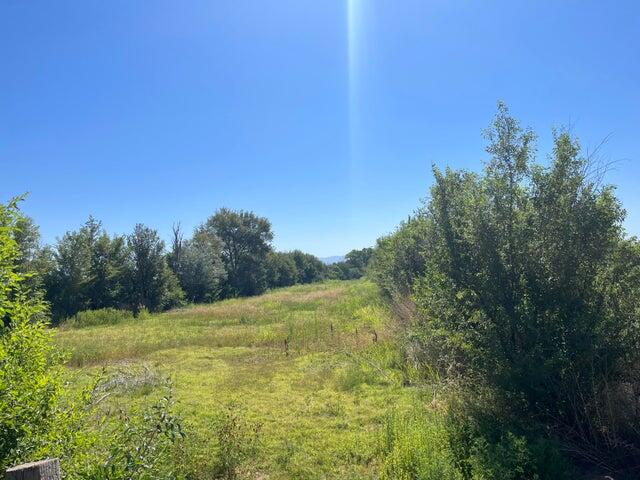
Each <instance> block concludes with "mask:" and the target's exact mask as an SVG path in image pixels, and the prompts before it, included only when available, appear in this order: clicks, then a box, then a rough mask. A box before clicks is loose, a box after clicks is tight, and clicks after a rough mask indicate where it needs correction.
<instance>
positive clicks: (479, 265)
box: [373, 105, 640, 478]
mask: <svg viewBox="0 0 640 480" xmlns="http://www.w3.org/2000/svg"><path fill="white" fill-rule="evenodd" d="M487 138H488V140H489V147H488V148H487V152H488V153H489V154H490V156H491V158H490V160H489V161H488V162H487V163H486V165H485V169H484V172H483V173H482V174H477V173H473V172H469V171H464V170H463V171H453V170H446V171H445V172H440V171H438V170H435V171H434V174H435V184H434V186H433V187H432V189H431V196H430V199H429V200H428V202H427V203H426V204H425V206H424V208H423V209H422V210H421V211H419V212H418V213H417V214H416V216H415V217H414V218H412V219H411V220H410V221H408V222H407V223H405V224H403V225H402V226H401V227H400V229H399V230H398V231H397V232H396V233H395V234H393V235H392V236H390V237H387V238H384V239H381V240H380V241H379V243H378V247H377V250H376V253H375V258H374V262H373V264H374V267H373V277H374V278H375V279H376V280H377V282H378V284H379V285H380V287H381V288H382V290H383V292H384V293H385V294H386V295H387V296H388V297H389V298H394V299H395V298H398V297H401V299H404V301H405V302H406V299H407V296H408V295H411V298H412V299H413V302H412V304H413V309H414V310H417V312H416V313H415V314H413V315H412V316H411V318H412V321H413V323H412V326H411V327H410V328H409V337H410V338H411V348H409V353H410V355H411V357H412V360H413V361H414V362H416V364H418V365H420V366H421V368H422V369H424V370H427V369H436V371H437V372H438V373H439V374H440V375H442V376H444V377H445V378H449V379H452V380H456V381H461V382H462V384H463V385H464V391H466V392H469V393H468V395H467V397H468V398H469V399H470V401H471V400H472V399H475V398H478V396H479V392H482V391H488V392H489V393H490V395H488V397H486V398H491V402H489V403H487V405H486V406H485V407H486V408H485V410H486V411H489V412H492V413H494V414H495V415H499V416H500V417H501V418H502V420H504V422H505V423H506V427H505V426H504V425H503V426H502V427H500V428H497V427H495V426H494V427H495V428H494V427H491V428H494V430H495V429H496V428H497V430H496V431H500V432H501V433H499V434H496V433H495V432H494V433H492V434H488V433H487V432H485V431H484V430H485V429H489V430H490V428H489V426H488V425H487V424H485V423H484V422H480V425H481V426H482V428H480V429H478V430H476V431H471V430H469V431H468V433H469V432H470V433H469V435H470V437H469V439H468V440H469V442H470V443H471V444H473V445H475V446H474V447H473V449H476V450H478V449H480V450H483V451H485V452H490V451H495V452H496V456H497V457H501V456H504V457H505V458H506V459H508V460H509V461H511V460H513V458H521V459H522V462H523V465H526V464H536V459H535V458H534V457H536V456H537V455H538V456H539V455H542V453H540V452H541V451H544V452H548V448H547V447H549V448H551V449H553V448H552V447H550V445H553V444H555V445H558V446H559V447H555V449H556V452H557V451H558V448H560V449H562V451H563V452H565V454H569V455H570V456H571V457H572V458H573V459H574V460H576V461H578V462H579V463H582V462H586V463H591V464H597V465H599V466H600V467H604V468H606V469H608V470H609V471H616V470H618V469H620V468H622V469H625V468H628V467H635V466H637V465H639V464H640V435H639V434H638V432H639V431H640V416H639V415H638V412H637V409H636V407H635V393H634V392H637V391H638V390H639V389H640V383H639V382H638V380H637V378H638V375H637V372H638V365H639V364H640V358H638V356H639V353H638V352H640V349H639V348H638V347H639V346H640V343H639V339H640V336H639V335H640V328H639V327H640V322H639V313H640V245H639V244H638V242H637V241H636V240H635V239H628V238H626V237H625V236H624V231H623V228H622V221H623V218H624V210H623V209H622V207H621V205H620V203H619V202H618V200H617V199H616V198H615V196H614V193H613V189H612V188H611V187H609V186H606V185H601V183H600V176H601V172H599V171H598V166H597V164H594V163H593V162H592V161H590V160H589V159H585V158H584V157H581V156H580V148H579V145H578V143H577V141H576V140H574V139H572V138H571V137H570V136H569V134H568V133H566V132H556V133H555V134H554V148H553V152H552V155H551V165H550V166H548V167H545V166H542V165H539V164H536V163H534V161H533V153H534V148H533V141H534V135H533V133H532V132H530V131H525V130H522V129H521V128H520V127H519V125H518V123H517V122H516V121H515V120H514V119H513V118H512V117H510V116H509V114H508V112H507V109H506V107H504V106H503V105H500V106H499V111H498V115H497V116H496V119H495V122H494V124H493V125H492V127H491V129H490V130H489V131H488V133H487ZM399 303H402V302H399ZM412 313H413V311H412ZM480 410H482V409H480ZM462 411H463V412H466V421H465V422H463V423H474V422H476V421H477V415H479V414H478V411H479V410H478V409H476V408H473V409H472V408H466V407H465V408H462ZM456 435H457V434H456ZM458 437H459V435H458ZM540 442H542V443H544V444H545V445H546V447H545V449H542V450H540V451H539V450H538V447H536V445H539V444H540ZM501 451H504V452H508V451H511V452H512V454H508V455H506V456H505V455H503V454H501V453H500V452H501ZM519 451H521V454H520V453H518V452H519ZM471 452H472V449H469V448H467V449H458V453H459V455H462V458H459V461H460V462H461V464H465V463H466V464H468V463H469V462H470V461H471V460H470V458H472V457H473V455H472V454H471ZM536 452H537V453H536ZM547 454H548V453H547ZM547 454H545V455H547ZM465 456H466V457H465ZM473 458H477V456H476V457H473ZM539 458H542V457H539ZM527 459H528V460H527ZM505 465H507V466H508V468H507V467H505V468H506V469H507V470H513V469H515V468H516V467H515V466H513V465H510V466H509V464H508V463H505ZM518 468H519V467H518ZM522 468H523V471H526V472H529V473H528V474H531V470H530V469H529V470H527V467H522ZM462 471H463V473H465V478H472V476H470V474H469V472H468V471H467V470H465V469H462ZM553 473H554V472H551V473H549V472H547V474H546V476H545V475H544V474H543V473H541V472H538V473H536V475H539V476H540V478H557V475H559V474H558V473H557V472H555V475H556V477H553V476H549V475H552V474H553ZM496 475H498V473H496ZM522 475H524V476H526V474H525V473H523V474H522ZM505 478H506V477H505Z"/></svg>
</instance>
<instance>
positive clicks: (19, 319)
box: [0, 200, 62, 469]
mask: <svg viewBox="0 0 640 480" xmlns="http://www.w3.org/2000/svg"><path fill="white" fill-rule="evenodd" d="M17 201H18V200H14V201H12V202H10V203H9V204H8V205H2V204H0V319H1V320H2V323H0V469H3V468H5V467H6V466H8V465H9V464H10V463H15V462H17V461H19V460H23V459H26V458H28V456H29V454H30V453H31V452H33V451H35V450H36V449H37V448H38V443H39V440H40V439H44V438H46V437H47V436H48V435H49V434H50V433H51V432H53V431H54V430H55V425H56V420H57V415H56V413H57V411H58V402H59V398H60V395H61V391H62V379H61V373H62V371H61V361H62V356H61V355H60V354H59V353H58V352H57V351H56V350H55V348H54V346H53V341H52V338H51V334H50V333H49V332H48V331H47V329H46V320H45V316H44V311H45V305H44V303H43V302H42V301H41V300H40V297H39V295H38V294H37V293H36V292H33V291H31V290H30V289H29V287H28V286H27V284H26V283H25V281H26V279H27V276H26V275H25V274H23V273H20V272H18V270H17V268H16V263H17V260H18V257H19V249H18V245H17V243H16V242H15V240H14V238H13V232H14V230H15V229H16V225H17V222H18V221H19V219H20V214H19V211H18V208H17Z"/></svg>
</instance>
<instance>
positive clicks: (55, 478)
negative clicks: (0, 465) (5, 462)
mask: <svg viewBox="0 0 640 480" xmlns="http://www.w3.org/2000/svg"><path fill="white" fill-rule="evenodd" d="M5 480H60V462H59V461H58V459H57V458H51V459H47V460H40V461H39V462H32V463H25V464H24V465H18V466H16V467H11V468H10V469H9V470H7V473H6V474H5Z"/></svg>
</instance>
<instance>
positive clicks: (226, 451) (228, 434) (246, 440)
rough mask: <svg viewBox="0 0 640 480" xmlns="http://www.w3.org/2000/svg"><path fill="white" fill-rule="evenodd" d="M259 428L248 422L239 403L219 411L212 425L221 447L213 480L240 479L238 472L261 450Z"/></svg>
mask: <svg viewBox="0 0 640 480" xmlns="http://www.w3.org/2000/svg"><path fill="white" fill-rule="evenodd" d="M260 428H261V427H260V425H259V424H256V423H253V422H250V421H249V420H247V419H246V417H245V416H244V415H243V410H242V408H241V407H240V406H239V405H238V404H229V405H227V406H226V407H225V408H223V409H222V410H221V411H220V412H218V414H217V415H216V417H215V418H214V421H213V424H212V430H213V434H214V435H215V437H216V439H217V447H218V448H217V451H216V453H215V462H214V468H213V470H214V471H213V475H214V478H221V479H225V480H234V479H236V478H238V471H239V469H240V468H241V467H242V466H243V465H244V464H245V463H246V462H247V461H248V460H249V459H250V458H251V457H252V456H254V455H255V454H256V452H257V451H258V447H259V441H260Z"/></svg>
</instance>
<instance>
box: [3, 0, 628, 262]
mask: <svg viewBox="0 0 640 480" xmlns="http://www.w3.org/2000/svg"><path fill="white" fill-rule="evenodd" d="M0 62H1V65H2V70H1V72H0V163H1V164H2V168H1V170H0V175H1V177H0V200H2V201H5V200H6V199H8V198H9V197H11V196H13V195H16V194H19V193H22V192H25V191H29V192H31V195H30V196H29V199H28V201H27V202H26V203H25V204H24V210H25V211H26V212H27V213H28V214H30V215H31V216H33V217H34V218H35V220H36V222H37V223H38V224H39V225H40V226H41V231H42V234H43V237H44V240H45V241H47V242H51V241H53V240H54V239H55V237H57V236H60V235H61V234H62V233H64V232H65V231H66V230H68V229H74V228H77V227H78V226H79V225H80V224H81V223H82V222H83V221H84V220H85V219H86V218H87V216H88V215H89V214H93V215H94V216H95V217H97V218H98V219H101V220H102V221H103V222H104V224H105V226H106V227H107V229H108V230H109V231H110V232H113V233H127V232H129V231H130V230H131V229H132V227H133V225H134V224H135V223H136V222H142V223H145V224H147V225H150V226H153V227H155V228H157V229H158V230H159V231H160V232H161V234H162V235H163V237H164V238H167V237H168V235H169V232H170V227H171V224H172V222H174V221H178V220H180V221H182V223H183V225H184V226H185V227H186V228H187V229H188V230H191V228H193V227H194V226H195V225H197V224H198V223H200V222H201V221H203V220H204V219H205V218H206V217H207V216H208V215H210V214H211V213H212V212H213V211H214V210H216V209H217V208H219V207H222V206H227V207H230V208H236V209H248V210H253V211H255V212H257V213H259V214H261V215H264V216H267V217H268V218H269V219H271V221H272V223H273V228H274V231H275V234H276V240H275V243H276V247H278V248H280V249H293V248H301V249H303V250H306V251H309V252H311V253H314V254H317V255H320V256H324V255H333V254H342V253H345V252H346V251H348V250H349V249H351V248H359V247H364V246H367V245H371V244H373V243H374V241H375V239H376V238H377V237H378V236H379V235H381V234H384V233H386V232H389V231H391V230H392V229H393V227H394V226H395V225H396V224H397V223H398V222H399V221H400V220H402V219H403V218H405V217H406V215H407V214H408V213H410V212H411V211H412V210H413V209H414V208H415V207H416V206H417V205H418V201H419V199H420V198H421V197H424V196H425V194H426V192H427V188H428V186H429V184H430V183H431V174H430V165H431V164H432V163H435V164H437V165H439V166H445V165H451V166H453V167H465V168H472V169H478V168H479V167H480V165H481V162H482V160H483V159H485V158H486V155H485V154H484V151H483V145H484V143H483V140H482V138H481V135H480V133H481V130H482V129H483V128H484V127H485V126H486V125H487V124H488V122H489V121H490V119H491V116H492V115H493V113H494V111H495V102H496V100H497V99H503V100H504V101H506V102H507V103H508V104H509V106H510V107H511V110H512V112H513V113H514V114H515V115H516V116H517V117H519V118H520V119H521V120H522V122H523V123H524V124H525V125H528V126H531V127H533V128H534V129H536V130H537V131H538V132H539V134H540V142H539V148H540V152H541V155H542V156H543V155H544V154H545V153H546V152H547V151H548V145H549V137H550V134H549V131H550V128H551V127H552V126H553V125H562V124H571V125H572V130H573V132H574V133H575V134H576V135H578V136H579V138H580V139H581V141H582V143H583V145H584V146H585V147H589V146H591V147H593V146H595V145H597V144H598V143H599V142H600V141H601V140H602V139H603V138H604V137H605V136H606V135H608V134H610V133H612V134H613V135H612V137H611V139H610V140H609V142H608V143H607V144H606V145H605V147H604V149H603V154H604V156H605V158H607V159H610V160H620V162H618V163H617V166H616V170H615V171H613V172H611V173H610V174H609V176H608V177H607V180H609V181H610V182H612V183H615V184H617V185H618V186H619V189H618V193H619V196H620V197H621V198H622V200H623V202H624V204H625V207H626V208H627V210H628V222H627V227H628V230H629V232H630V233H634V234H638V233H640V188H639V187H640V182H639V179H640V163H639V162H640V2H637V1H628V2H622V1H620V2H603V1H560V2H558V1H530V2H519V1H518V2H514V1H481V2H480V1H466V2H460V1H453V0H438V1H429V0H402V1H397V0H351V1H350V2H349V1H347V0H322V1H319V0H209V1H190V0H180V1H153V2H147V1H131V0H122V1H116V0H109V1H99V0H82V1H74V2H70V1H64V0H55V1H45V0H42V1H20V0H3V1H2V2H0ZM543 158H544V156H543Z"/></svg>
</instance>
